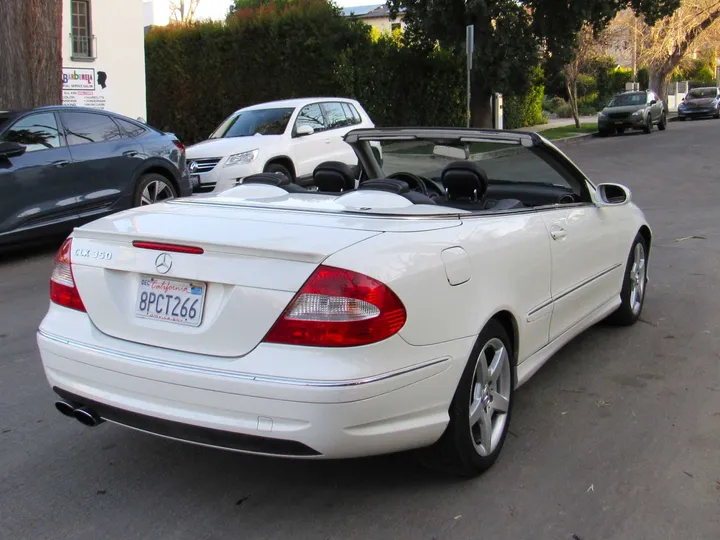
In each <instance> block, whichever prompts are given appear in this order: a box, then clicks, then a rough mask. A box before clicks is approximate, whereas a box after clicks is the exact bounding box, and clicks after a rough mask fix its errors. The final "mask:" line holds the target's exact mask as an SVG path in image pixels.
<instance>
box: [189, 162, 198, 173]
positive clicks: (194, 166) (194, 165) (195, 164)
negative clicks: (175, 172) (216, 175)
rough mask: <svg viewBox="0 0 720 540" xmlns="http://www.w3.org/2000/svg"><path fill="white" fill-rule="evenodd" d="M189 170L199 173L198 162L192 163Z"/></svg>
mask: <svg viewBox="0 0 720 540" xmlns="http://www.w3.org/2000/svg"><path fill="white" fill-rule="evenodd" d="M188 170H189V171H190V172H191V173H194V172H195V171H197V170H198V164H197V161H191V162H190V164H189V165H188Z"/></svg>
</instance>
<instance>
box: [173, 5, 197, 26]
mask: <svg viewBox="0 0 720 540" xmlns="http://www.w3.org/2000/svg"><path fill="white" fill-rule="evenodd" d="M199 3H200V0H172V1H171V2H170V20H171V21H172V22H175V23H180V24H188V23H191V22H193V21H194V20H195V11H197V7H198V4H199Z"/></svg>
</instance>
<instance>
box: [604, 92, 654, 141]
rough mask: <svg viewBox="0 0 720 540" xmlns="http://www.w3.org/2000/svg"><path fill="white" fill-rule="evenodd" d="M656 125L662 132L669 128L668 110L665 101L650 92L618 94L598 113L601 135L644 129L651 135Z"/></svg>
mask: <svg viewBox="0 0 720 540" xmlns="http://www.w3.org/2000/svg"><path fill="white" fill-rule="evenodd" d="M654 125H656V126H657V127H658V129H659V130H660V131H664V130H665V128H667V108H666V107H665V103H664V102H663V100H661V99H660V98H659V97H658V96H657V94H655V92H653V91H650V90H647V91H644V92H624V93H622V94H618V95H617V96H615V97H614V98H613V99H612V100H611V101H610V103H608V105H607V107H605V108H604V109H603V110H602V111H600V112H599V113H598V131H599V132H600V135H610V134H611V133H618V134H622V133H624V132H625V130H626V129H642V130H643V131H644V132H645V133H650V132H651V131H652V128H653V126H654Z"/></svg>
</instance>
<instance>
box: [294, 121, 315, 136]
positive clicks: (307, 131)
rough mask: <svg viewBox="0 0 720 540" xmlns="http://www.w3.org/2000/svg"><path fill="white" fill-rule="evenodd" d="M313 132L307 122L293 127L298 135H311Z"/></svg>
mask: <svg viewBox="0 0 720 540" xmlns="http://www.w3.org/2000/svg"><path fill="white" fill-rule="evenodd" d="M313 133H315V130H314V129H313V128H312V126H308V125H307V124H300V125H299V126H297V127H296V128H295V134H296V135H297V136H298V137H305V136H307V135H312V134H313Z"/></svg>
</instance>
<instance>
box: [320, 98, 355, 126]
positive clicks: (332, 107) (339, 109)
mask: <svg viewBox="0 0 720 540" xmlns="http://www.w3.org/2000/svg"><path fill="white" fill-rule="evenodd" d="M322 109H323V112H324V113H325V121H326V122H327V128H328V129H336V128H342V127H347V126H350V125H352V124H350V123H348V117H347V115H346V114H345V109H343V106H342V103H323V104H322Z"/></svg>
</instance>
